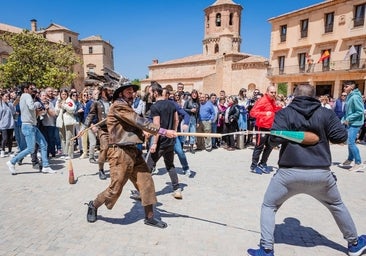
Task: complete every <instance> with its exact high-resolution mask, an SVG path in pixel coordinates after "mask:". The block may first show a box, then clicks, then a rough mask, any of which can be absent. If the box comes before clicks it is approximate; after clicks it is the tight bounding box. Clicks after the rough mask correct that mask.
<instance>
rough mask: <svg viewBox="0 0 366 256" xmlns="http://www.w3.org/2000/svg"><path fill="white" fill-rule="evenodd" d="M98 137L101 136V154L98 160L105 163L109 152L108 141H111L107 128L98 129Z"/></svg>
mask: <svg viewBox="0 0 366 256" xmlns="http://www.w3.org/2000/svg"><path fill="white" fill-rule="evenodd" d="M98 138H99V144H100V145H99V148H100V150H99V156H98V162H99V163H105V162H106V161H107V154H108V143H109V140H108V139H109V133H108V130H107V128H105V129H99V130H98Z"/></svg>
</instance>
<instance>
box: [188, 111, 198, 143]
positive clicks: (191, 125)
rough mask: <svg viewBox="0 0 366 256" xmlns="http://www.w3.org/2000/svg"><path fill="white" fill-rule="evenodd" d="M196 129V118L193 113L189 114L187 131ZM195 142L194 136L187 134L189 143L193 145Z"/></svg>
mask: <svg viewBox="0 0 366 256" xmlns="http://www.w3.org/2000/svg"><path fill="white" fill-rule="evenodd" d="M196 131H197V120H196V117H195V115H191V117H190V119H189V126H188V132H196ZM195 143H196V137H194V136H189V144H191V145H193V144H195Z"/></svg>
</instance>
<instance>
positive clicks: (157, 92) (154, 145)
mask: <svg viewBox="0 0 366 256" xmlns="http://www.w3.org/2000/svg"><path fill="white" fill-rule="evenodd" d="M151 89H152V93H153V99H155V103H154V104H153V105H152V106H151V108H150V117H151V118H152V120H153V123H154V124H157V125H159V126H160V127H161V128H164V129H169V130H177V127H178V123H179V120H178V113H177V110H176V107H175V105H174V103H172V102H171V101H169V100H166V99H165V98H164V97H163V88H162V87H161V85H160V84H158V83H157V82H152V84H151ZM174 144H175V138H166V137H162V136H159V135H154V136H153V137H152V141H151V146H150V154H148V158H147V165H148V166H149V168H150V170H152V169H153V167H154V166H155V165H156V163H157V162H158V161H159V159H160V158H161V157H163V158H164V163H165V168H166V169H167V171H168V173H169V177H170V180H171V182H172V186H173V190H174V192H173V196H174V198H176V199H182V189H181V188H180V185H179V182H178V175H177V172H176V170H175V166H174Z"/></svg>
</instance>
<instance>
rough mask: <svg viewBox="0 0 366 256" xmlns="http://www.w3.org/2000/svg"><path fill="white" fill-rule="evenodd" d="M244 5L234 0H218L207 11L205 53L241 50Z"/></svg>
mask: <svg viewBox="0 0 366 256" xmlns="http://www.w3.org/2000/svg"><path fill="white" fill-rule="evenodd" d="M242 9H243V8H242V7H241V5H239V4H236V3H234V2H233V1H232V0H217V1H216V2H215V3H214V4H212V5H211V6H209V7H207V8H206V9H205V10H204V11H205V35H204V39H203V55H213V54H214V55H224V54H229V53H239V52H240V44H241V37H240V23H241V11H242Z"/></svg>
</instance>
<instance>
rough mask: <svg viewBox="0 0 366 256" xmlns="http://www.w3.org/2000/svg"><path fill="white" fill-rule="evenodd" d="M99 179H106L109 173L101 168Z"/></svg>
mask: <svg viewBox="0 0 366 256" xmlns="http://www.w3.org/2000/svg"><path fill="white" fill-rule="evenodd" d="M99 179H101V180H106V179H107V175H105V173H104V170H99Z"/></svg>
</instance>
